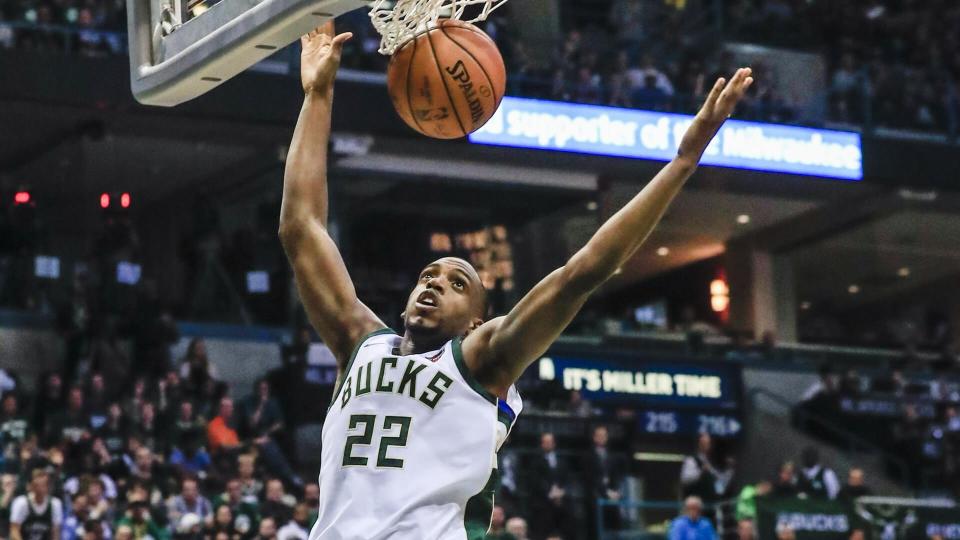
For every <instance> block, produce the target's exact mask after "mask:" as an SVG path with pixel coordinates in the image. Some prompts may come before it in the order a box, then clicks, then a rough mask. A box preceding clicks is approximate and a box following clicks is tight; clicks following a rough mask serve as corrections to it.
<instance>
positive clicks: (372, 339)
mask: <svg viewBox="0 0 960 540" xmlns="http://www.w3.org/2000/svg"><path fill="white" fill-rule="evenodd" d="M399 337H400V336H399V335H397V333H396V332H395V331H394V330H393V329H392V328H388V327H383V328H378V329H376V330H373V331H371V332H368V333H367V334H365V335H363V336H362V337H361V338H360V339H359V340H358V341H357V343H356V345H354V348H353V354H352V355H351V358H355V357H356V356H357V355H358V354H361V353H362V352H363V351H364V349H368V348H371V347H376V346H378V345H379V346H390V347H393V346H395V344H396V341H397V339H399Z"/></svg>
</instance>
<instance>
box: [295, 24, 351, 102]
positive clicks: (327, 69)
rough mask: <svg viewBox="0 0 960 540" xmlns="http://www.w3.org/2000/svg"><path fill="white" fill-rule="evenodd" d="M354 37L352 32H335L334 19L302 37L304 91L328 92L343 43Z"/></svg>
mask: <svg viewBox="0 0 960 540" xmlns="http://www.w3.org/2000/svg"><path fill="white" fill-rule="evenodd" d="M352 37H353V34H352V33H351V32H344V33H343V34H335V31H334V28H333V21H330V22H328V23H326V24H324V25H323V26H321V27H319V28H317V29H316V30H314V31H313V32H310V33H309V34H307V35H305V36H303V37H301V38H300V45H302V47H303V50H302V51H301V52H300V82H301V83H302V84H303V91H304V92H305V93H307V94H309V93H311V92H328V91H329V90H331V89H332V88H333V80H334V79H335V78H336V76H337V68H339V67H340V54H341V53H342V52H343V44H344V43H346V42H347V40H349V39H350V38H352Z"/></svg>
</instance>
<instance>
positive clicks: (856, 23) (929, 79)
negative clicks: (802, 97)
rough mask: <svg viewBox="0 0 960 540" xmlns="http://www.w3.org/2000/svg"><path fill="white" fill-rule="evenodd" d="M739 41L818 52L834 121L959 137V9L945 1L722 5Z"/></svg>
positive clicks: (797, 0)
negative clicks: (955, 131)
mask: <svg viewBox="0 0 960 540" xmlns="http://www.w3.org/2000/svg"><path fill="white" fill-rule="evenodd" d="M725 4H726V5H727V6H726V7H727V10H728V11H727V18H728V19H729V20H731V21H732V24H734V25H737V26H738V27H739V30H740V32H739V33H740V35H742V36H743V37H744V38H746V37H749V38H750V39H752V40H757V41H766V42H773V43H782V44H784V45H787V46H791V47H800V48H804V49H808V50H809V49H812V50H815V51H817V52H822V53H823V54H824V56H825V58H826V59H827V61H828V65H829V70H830V74H831V81H830V89H829V90H830V106H831V115H832V117H833V119H835V120H839V121H846V122H851V123H860V122H864V121H867V120H872V121H873V122H875V123H876V124H877V125H882V126H886V127H894V128H908V129H919V130H927V131H944V130H947V129H956V127H957V120H958V119H957V113H958V110H960V108H958V88H960V6H958V5H957V3H956V2H952V1H950V0H931V1H924V2H917V1H909V0H852V1H845V2H807V1H801V0H741V1H737V2H725Z"/></svg>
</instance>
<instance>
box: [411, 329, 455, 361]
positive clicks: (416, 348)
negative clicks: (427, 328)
mask: <svg viewBox="0 0 960 540" xmlns="http://www.w3.org/2000/svg"><path fill="white" fill-rule="evenodd" d="M448 341H450V338H449V337H444V336H436V335H434V336H424V335H422V334H414V333H413V332H411V331H410V330H409V329H408V330H407V331H406V332H405V333H404V334H403V338H402V339H401V340H400V354H401V355H408V354H421V353H425V352H429V351H435V350H437V349H439V348H440V347H443V346H444V344H446V343H447V342H448Z"/></svg>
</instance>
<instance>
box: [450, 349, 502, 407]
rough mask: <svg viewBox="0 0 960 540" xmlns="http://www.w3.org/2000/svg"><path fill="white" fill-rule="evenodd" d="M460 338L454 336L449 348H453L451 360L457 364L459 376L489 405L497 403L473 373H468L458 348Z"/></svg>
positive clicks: (495, 398) (468, 370)
mask: <svg viewBox="0 0 960 540" xmlns="http://www.w3.org/2000/svg"><path fill="white" fill-rule="evenodd" d="M461 341H462V338H459V337H458V338H454V339H453V341H451V342H450V343H451V348H452V349H453V360H454V361H455V362H456V364H457V369H459V370H460V376H461V377H463V380H465V381H467V385H469V386H470V388H473V391H474V392H476V393H478V394H480V396H481V397H483V399H485V400H487V401H489V402H490V404H491V405H494V406H495V405H496V404H497V396H495V395H493V394H491V393H490V391H489V390H487V389H486V388H484V387H483V385H482V384H480V382H479V381H478V380H477V379H476V378H474V376H473V373H470V369H469V368H467V363H466V362H464V361H463V350H462V349H461V348H460V342H461Z"/></svg>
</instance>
